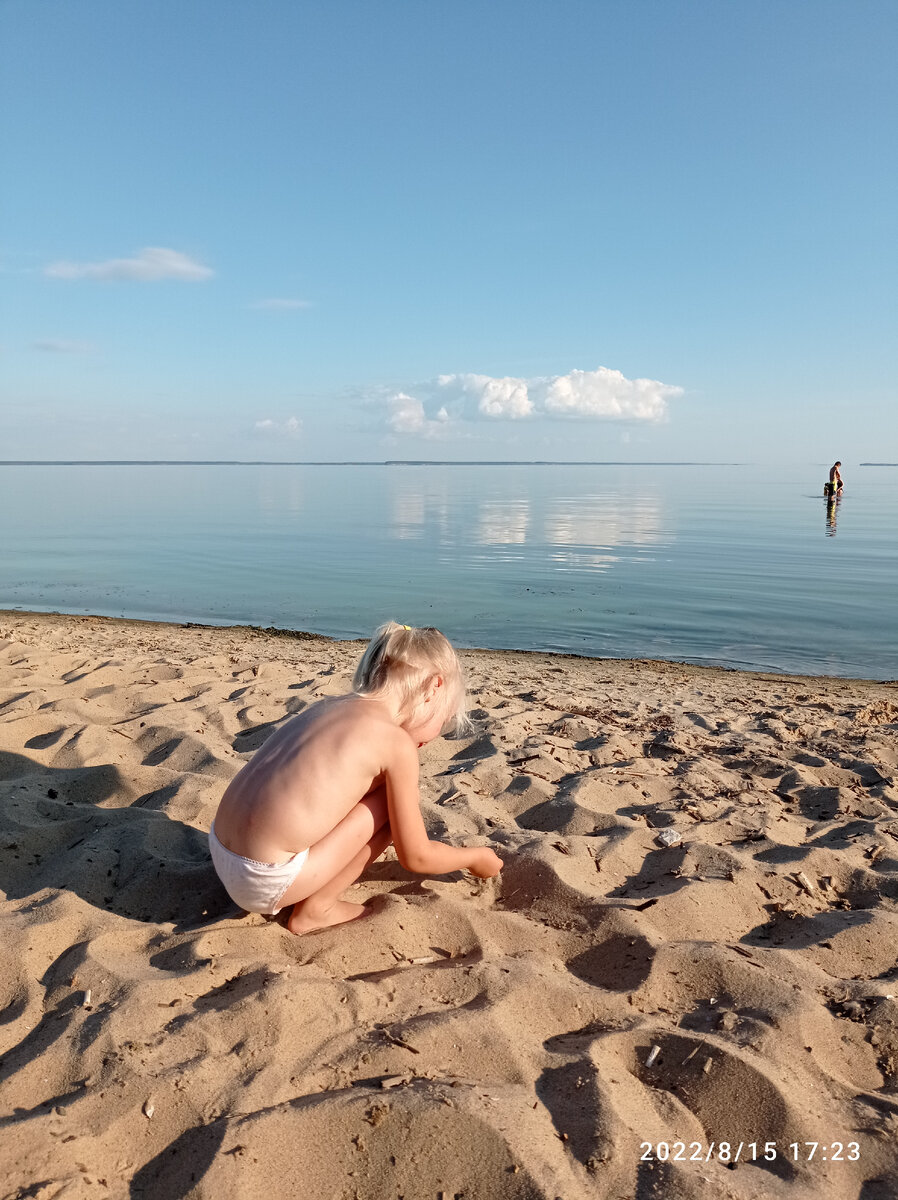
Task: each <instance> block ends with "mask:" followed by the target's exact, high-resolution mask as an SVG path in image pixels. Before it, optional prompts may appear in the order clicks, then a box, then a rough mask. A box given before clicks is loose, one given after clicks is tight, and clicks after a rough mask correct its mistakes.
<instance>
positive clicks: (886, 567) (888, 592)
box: [0, 464, 898, 679]
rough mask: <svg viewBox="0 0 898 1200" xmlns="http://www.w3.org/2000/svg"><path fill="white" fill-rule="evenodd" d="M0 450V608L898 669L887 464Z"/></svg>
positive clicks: (779, 667) (864, 673)
mask: <svg viewBox="0 0 898 1200" xmlns="http://www.w3.org/2000/svg"><path fill="white" fill-rule="evenodd" d="M826 474H827V472H826V469H825V468H822V467H819V466H818V467H813V466H809V467H802V468H795V469H792V470H789V471H784V470H776V471H774V470H772V469H758V468H756V467H708V466H701V467H692V466H618V465H611V466H604V465H599V466H580V465H538V466H535V465H534V466H530V465H527V466H518V465H496V466H492V465H477V466H451V465H421V466H381V465H371V466H273V465H272V466H266V465H263V466H250V465H247V466H236V465H231V466H228V465H221V466H217V465H202V464H198V465H191V464H177V465H153V466H149V465H147V466H125V465H108V466H107V465H102V466H101V465H86V466H79V465H48V466H25V465H21V466H19V465H0V505H2V509H0V511H2V514H3V518H2V527H0V608H22V609H31V610H42V611H57V612H73V613H101V614H107V615H112V616H128V617H141V618H150V619H159V620H168V621H196V622H204V623H209V624H253V625H262V626H271V625H274V626H278V627H281V628H289V629H303V630H311V631H315V632H319V633H324V634H330V635H332V636H335V637H340V638H344V637H367V636H369V635H370V633H371V631H372V630H373V628H374V627H375V626H376V625H378V624H379V623H380V622H381V621H383V620H385V619H386V618H388V617H394V618H396V619H397V620H399V621H404V622H406V623H408V624H434V625H437V626H438V627H439V628H441V629H443V631H444V632H445V633H446V634H447V635H448V636H449V637H450V638H452V639H453V641H455V642H456V644H458V645H460V646H465V647H473V646H485V647H502V648H515V649H539V650H554V651H564V652H572V653H576V654H584V655H597V656H611V657H615V658H632V657H639V658H669V659H677V660H681V661H688V662H697V663H715V664H722V665H725V666H732V667H744V668H751V669H756V670H764V671H788V672H802V673H810V674H832V675H844V676H861V677H866V678H873V679H896V678H898V634H896V626H898V622H896V607H898V606H896V596H898V552H896V528H898V469H889V468H884V467H883V468H875V467H864V468H858V467H854V468H852V467H851V466H848V467H846V468H845V469H844V471H843V474H844V475H845V477H846V494H845V497H844V499H843V500H841V501H840V502H839V504H838V505H837V506H835V507H833V506H830V507H829V508H828V507H827V504H826V502H825V501H824V500H823V498H822V495H821V492H822V484H823V480H824V479H825V478H826Z"/></svg>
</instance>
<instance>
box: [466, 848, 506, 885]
mask: <svg viewBox="0 0 898 1200" xmlns="http://www.w3.org/2000/svg"><path fill="white" fill-rule="evenodd" d="M467 869H468V870H469V871H470V872H471V874H472V875H476V876H477V878H478V879H492V877H493V876H494V875H498V874H499V872H500V871H501V870H502V859H501V858H500V857H499V855H498V854H494V853H493V851H492V850H490V848H489V846H477V847H475V848H474V849H473V850H472V851H471V857H470V860H469V862H468V868H467Z"/></svg>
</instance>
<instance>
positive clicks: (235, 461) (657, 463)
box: [0, 458, 887, 467]
mask: <svg viewBox="0 0 898 1200" xmlns="http://www.w3.org/2000/svg"><path fill="white" fill-rule="evenodd" d="M756 465H758V464H756V463H743V462H718V461H716V460H715V461H710V462H699V461H698V460H674V459H632V460H631V459H621V458H615V459H568V458H471V459H456V458H388V459H261V458H260V459H247V458H5V459H0V467H745V466H756ZM861 465H864V464H861ZM879 465H887V464H879Z"/></svg>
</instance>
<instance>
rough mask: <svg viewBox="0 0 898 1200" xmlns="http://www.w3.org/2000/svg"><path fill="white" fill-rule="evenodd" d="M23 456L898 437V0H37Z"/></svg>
mask: <svg viewBox="0 0 898 1200" xmlns="http://www.w3.org/2000/svg"><path fill="white" fill-rule="evenodd" d="M0 44H2V50H0V56H2V61H0V75H2V83H0V106H2V111H3V113H4V120H3V130H2V144H0V165H2V169H3V175H4V179H5V182H4V184H3V187H2V226H0V287H2V292H3V301H2V303H3V328H2V333H0V380H2V393H0V458H5V459H15V458H50V459H55V458H110V457H112V458H157V457H161V458H172V459H182V458H191V459H192V458H252V459H264V460H268V459H272V460H283V459H313V460H332V459H373V460H380V459H385V458H445V459H494V458H522V459H528V458H557V459H573V460H576V459H584V458H598V459H619V460H631V459H632V460H682V459H690V460H717V461H719V460H725V461H759V462H765V461H770V462H780V461H782V462H786V461H795V460H797V461H802V462H821V463H823V462H825V463H827V464H828V463H829V462H831V461H832V460H833V459H834V458H836V457H839V458H841V459H842V460H843V462H846V463H851V462H856V461H862V460H869V459H889V460H892V461H895V460H898V406H896V403H895V380H896V366H898V364H896V344H898V341H896V337H895V328H896V321H895V318H896V269H895V268H896V265H898V264H896V257H898V254H896V245H898V237H896V235H898V218H896V213H898V188H896V177H898V164H896V150H895V129H896V127H898V121H896V118H898V111H896V110H898V105H896V90H898V88H896V72H895V69H894V64H895V62H896V61H898V7H896V5H895V4H894V2H893V0H881V2H879V0H876V2H874V0H850V2H849V0H840V2H839V3H832V2H830V0H751V2H750V3H749V2H747V0H745V2H742V3H738V2H735V0H713V2H700V0H614V2H611V0H607V2H606V0H588V2H579V0H542V2H539V3H534V2H529V0H514V2H506V0H490V2H489V3H483V2H482V0H476V2H473V0H427V2H422V0H399V2H395V0H326V2H314V3H307V2H304V0H251V2H250V0H245V2H242V3H236V2H233V0H154V2H153V3H152V4H148V3H145V2H142V0H78V3H74V4H73V3H70V2H68V0H2V2H0Z"/></svg>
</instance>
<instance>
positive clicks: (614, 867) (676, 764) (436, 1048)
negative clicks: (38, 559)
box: [0, 613, 898, 1200]
mask: <svg viewBox="0 0 898 1200" xmlns="http://www.w3.org/2000/svg"><path fill="white" fill-rule="evenodd" d="M360 650H361V646H360V645H359V644H358V643H339V642H332V641H329V640H327V639H323V638H316V637H305V636H302V637H285V636H277V635H272V634H267V633H264V632H260V631H254V630H248V629H211V628H206V627H199V626H176V625H162V624H149V623H141V622H128V621H113V620H107V619H103V618H92V617H91V618H83V617H65V616H56V615H35V614H26V613H0V799H2V805H3V820H2V828H0V890H2V893H3V895H4V897H5V902H4V904H3V917H2V928H3V955H2V960H0V1162H2V1164H3V1166H2V1173H0V1192H2V1194H3V1195H4V1196H6V1197H25V1196H28V1197H34V1198H35V1200H50V1198H51V1197H52V1198H54V1200H55V1198H58V1197H66V1198H67V1200H68V1198H73V1197H87V1196H90V1197H93V1196H96V1197H106V1196H111V1197H130V1196H134V1197H143V1196H146V1197H160V1198H164V1200H171V1198H174V1197H197V1198H202V1200H206V1198H209V1200H212V1198H215V1200H219V1198H220V1197H222V1196H229V1197H238V1198H243V1197H245V1198H247V1200H249V1198H252V1200H257V1198H258V1197H282V1196H283V1197H299V1198H306V1197H308V1198H310V1200H319V1198H321V1200H329V1198H331V1197H333V1198H334V1200H344V1198H346V1200H350V1198H355V1197H361V1198H363V1200H369V1198H374V1200H380V1198H381V1197H383V1198H388V1197H389V1198H394V1197H406V1198H407V1200H419V1198H428V1200H438V1198H439V1197H442V1198H443V1200H450V1198H456V1200H458V1198H460V1197H465V1198H466V1200H474V1198H476V1200H493V1198H497V1200H505V1198H512V1197H514V1198H519V1197H520V1198H524V1197H527V1198H530V1197H541V1198H543V1197H544V1198H546V1200H555V1198H556V1197H561V1198H563V1200H580V1198H581V1197H582V1198H584V1200H585V1198H586V1197H603V1198H604V1197H612V1198H616V1197H622V1198H623V1197H633V1196H638V1197H649V1196H658V1197H664V1198H670V1197H673V1198H678V1197H683V1198H684V1200H686V1198H689V1200H693V1198H697V1197H705V1196H707V1197H717V1196H724V1197H739V1198H740V1200H741V1198H748V1197H753V1198H754V1197H758V1198H760V1197H765V1198H766V1197H794V1198H804V1197H808V1198H810V1197H814V1198H815V1200H820V1198H824V1200H829V1198H838V1200H843V1198H846V1197H849V1198H851V1200H854V1198H855V1197H858V1198H860V1200H885V1198H886V1197H894V1196H895V1195H896V1194H898V1139H896V1133H898V968H896V952H898V908H896V899H898V786H896V782H895V772H896V765H898V739H896V732H898V687H896V686H895V685H894V684H875V683H866V682H863V681H843V680H833V679H816V678H799V677H779V676H762V675H757V674H744V673H738V672H728V671H722V670H715V669H706V668H696V667H690V666H683V665H680V664H675V663H659V662H626V661H609V660H588V659H576V658H567V657H558V656H551V655H544V654H521V653H498V652H466V653H464V654H463V655H462V657H463V661H464V663H465V667H466V669H467V671H468V674H469V679H470V695H471V703H472V709H473V717H474V723H475V731H474V733H473V734H472V735H471V736H469V737H466V738H464V739H461V740H440V741H437V742H435V743H432V744H431V745H430V746H428V747H427V748H426V749H425V750H424V751H422V768H423V769H422V780H423V783H422V796H423V810H424V815H425V819H426V821H427V824H428V826H429V828H430V830H431V833H432V835H433V836H437V837H441V838H446V839H450V840H452V841H454V842H456V843H464V842H466V841H483V840H484V839H489V840H490V841H491V843H492V844H493V845H494V847H495V848H496V850H497V851H498V853H499V854H500V855H501V856H502V857H503V859H504V860H505V864H506V865H505V869H504V871H503V873H502V875H501V876H500V877H499V878H498V879H495V880H488V881H484V882H480V881H477V880H473V879H471V878H469V877H466V876H462V875H455V876H446V877H442V878H426V877H417V876H412V875H410V874H408V873H406V872H405V871H404V870H403V869H402V868H401V867H400V865H399V863H398V862H397V861H396V859H395V855H393V854H392V852H391V851H388V853H387V856H386V858H385V859H383V860H381V861H380V862H379V863H377V864H375V865H374V867H373V868H372V870H371V871H370V873H369V875H368V877H366V879H365V880H364V881H363V882H362V883H360V884H359V885H357V887H356V888H355V889H354V890H353V892H352V893H350V894H351V895H352V897H353V898H358V899H362V900H368V901H370V906H371V908H372V910H373V915H372V916H370V917H367V918H366V919H365V920H363V921H360V922H358V923H355V924H351V925H347V926H343V927H341V928H338V929H332V930H326V931H323V932H320V933H317V934H314V935H310V936H307V937H305V938H297V937H294V936H293V935H292V934H290V933H288V932H287V931H286V929H285V928H284V927H283V926H282V924H279V923H278V922H268V921H266V920H265V919H264V918H262V917H260V916H255V915H246V914H243V913H242V912H240V911H239V910H238V909H236V908H235V907H234V906H233V905H232V904H231V903H230V901H229V900H228V898H227V896H226V895H225V893H224V892H223V891H222V889H221V888H220V885H219V884H218V882H217V880H216V877H215V875H214V873H213V871H212V867H211V863H210V861H209V858H208V850H207V837H206V833H207V830H208V828H209V824H210V822H211V820H212V817H213V816H214V813H215V809H216V805H217V802H218V799H219V797H220V795H221V792H222V790H223V788H224V786H225V785H226V783H227V781H228V779H229V778H230V777H231V776H232V774H233V773H234V772H235V771H236V770H238V769H239V767H240V766H241V764H242V763H243V762H244V761H246V759H247V758H248V757H249V756H250V755H251V754H252V752H253V750H255V749H256V748H257V747H258V746H260V745H261V744H262V742H263V741H264V740H265V738H266V737H267V736H269V734H270V733H271V732H272V730H273V729H275V728H276V727H277V725H278V724H279V723H280V722H282V721H283V720H284V719H285V718H287V717H289V716H290V715H291V714H292V713H295V712H297V711H299V710H300V709H302V708H303V707H304V706H305V705H307V704H309V703H311V702H313V701H314V700H316V699H317V698H319V697H321V696H327V695H332V694H336V693H339V692H342V691H345V690H347V687H348V683H349V680H350V677H351V673H352V670H353V668H354V665H355V662H356V661H357V659H358V656H359V653H360ZM666 831H674V833H677V834H679V835H680V837H679V840H674V841H673V844H671V845H669V846H665V845H664V844H662V842H661V841H660V840H659V835H664V834H665V832H666ZM806 1142H810V1143H814V1142H816V1143H819V1144H820V1145H819V1146H818V1147H817V1149H816V1150H815V1151H814V1154H813V1157H812V1158H810V1160H809V1155H810V1152H811V1151H810V1147H808V1146H805V1144H804V1143H806ZM645 1143H650V1147H649V1149H648V1150H647V1149H646V1146H645ZM659 1143H666V1145H667V1146H668V1147H669V1150H666V1149H665V1146H664V1145H662V1146H661V1147H660V1148H659V1146H658V1144H659ZM677 1143H681V1144H682V1146H683V1149H682V1150H681V1149H679V1148H678V1147H677V1145H676V1144H677ZM721 1143H729V1150H728V1151H727V1150H724V1149H723V1148H722V1147H721ZM740 1143H741V1147H740ZM752 1143H754V1144H755V1145H754V1146H752ZM767 1143H773V1150H774V1152H775V1154H776V1157H775V1158H772V1159H770V1160H769V1161H768V1160H765V1158H764V1157H763V1155H764V1152H765V1148H766V1149H767V1151H768V1154H769V1153H770V1147H768V1146H767V1145H766V1144H767ZM791 1143H796V1144H797V1149H796V1150H793V1149H792V1148H791V1145H790V1144H791ZM835 1143H842V1144H843V1149H842V1150H841V1152H840V1151H839V1150H838V1149H837V1148H836V1147H835ZM850 1144H856V1146H857V1150H856V1151H855V1150H854V1148H853V1146H852V1145H850ZM737 1148H738V1149H739V1162H738V1163H734V1162H733V1161H732V1160H733V1158H734V1157H735V1156H736V1152H737ZM665 1157H667V1161H661V1160H663V1159H664V1158H665ZM727 1158H729V1161H726V1160H727ZM652 1159H654V1161H652ZM722 1160H723V1161H722Z"/></svg>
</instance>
